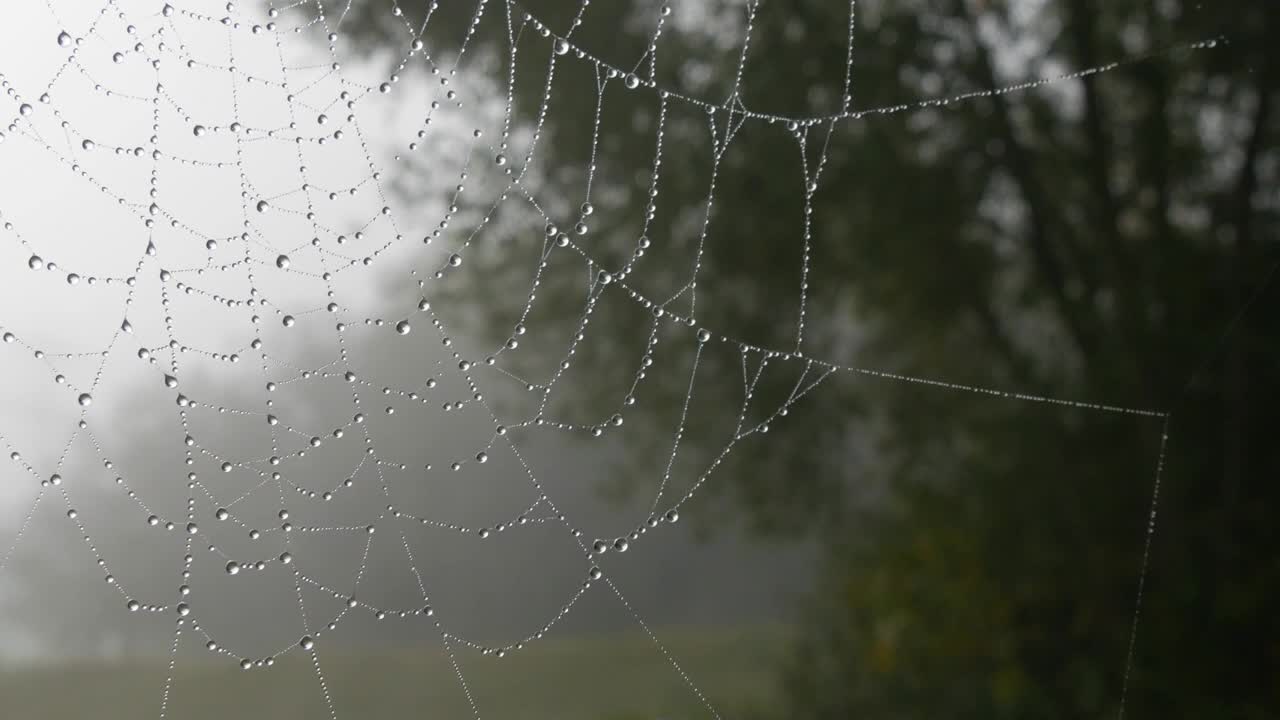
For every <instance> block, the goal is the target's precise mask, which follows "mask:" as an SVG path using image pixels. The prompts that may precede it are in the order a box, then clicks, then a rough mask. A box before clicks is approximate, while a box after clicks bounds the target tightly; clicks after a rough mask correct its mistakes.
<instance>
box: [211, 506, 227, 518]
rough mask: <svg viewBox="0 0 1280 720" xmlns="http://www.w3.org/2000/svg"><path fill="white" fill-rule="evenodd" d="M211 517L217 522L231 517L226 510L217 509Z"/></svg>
mask: <svg viewBox="0 0 1280 720" xmlns="http://www.w3.org/2000/svg"><path fill="white" fill-rule="evenodd" d="M213 516H214V517H216V518H218V519H219V520H226V519H227V518H229V517H231V513H229V512H227V509H226V508H218V511H217V512H215V513H214V514H213Z"/></svg>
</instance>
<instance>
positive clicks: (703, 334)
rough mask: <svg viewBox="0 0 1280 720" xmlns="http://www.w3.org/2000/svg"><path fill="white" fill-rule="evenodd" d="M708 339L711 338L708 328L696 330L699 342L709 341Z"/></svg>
mask: <svg viewBox="0 0 1280 720" xmlns="http://www.w3.org/2000/svg"><path fill="white" fill-rule="evenodd" d="M710 339H711V331H710V330H708V329H706V328H702V329H701V330H699V331H698V342H700V343H704V342H707V341H709V340H710Z"/></svg>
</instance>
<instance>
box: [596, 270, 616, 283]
mask: <svg viewBox="0 0 1280 720" xmlns="http://www.w3.org/2000/svg"><path fill="white" fill-rule="evenodd" d="M596 277H597V278H599V280H600V284H601V285H608V284H609V283H611V282H613V275H610V274H609V273H607V272H605V271H604V270H601V271H600V274H599V275H597V276H596Z"/></svg>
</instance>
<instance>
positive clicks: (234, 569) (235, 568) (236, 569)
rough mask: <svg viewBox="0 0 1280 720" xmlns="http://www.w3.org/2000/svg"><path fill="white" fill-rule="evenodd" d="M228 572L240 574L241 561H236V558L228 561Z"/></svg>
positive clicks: (229, 573)
mask: <svg viewBox="0 0 1280 720" xmlns="http://www.w3.org/2000/svg"><path fill="white" fill-rule="evenodd" d="M227 574H228V575H239V574H240V563H238V562H236V561H235V560H232V561H230V562H228V563H227Z"/></svg>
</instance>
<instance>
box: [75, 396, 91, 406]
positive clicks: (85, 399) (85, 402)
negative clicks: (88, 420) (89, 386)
mask: <svg viewBox="0 0 1280 720" xmlns="http://www.w3.org/2000/svg"><path fill="white" fill-rule="evenodd" d="M77 402H79V403H80V406H81V407H89V406H90V405H92V404H93V396H92V395H90V394H89V393H80V397H79V398H77Z"/></svg>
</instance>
